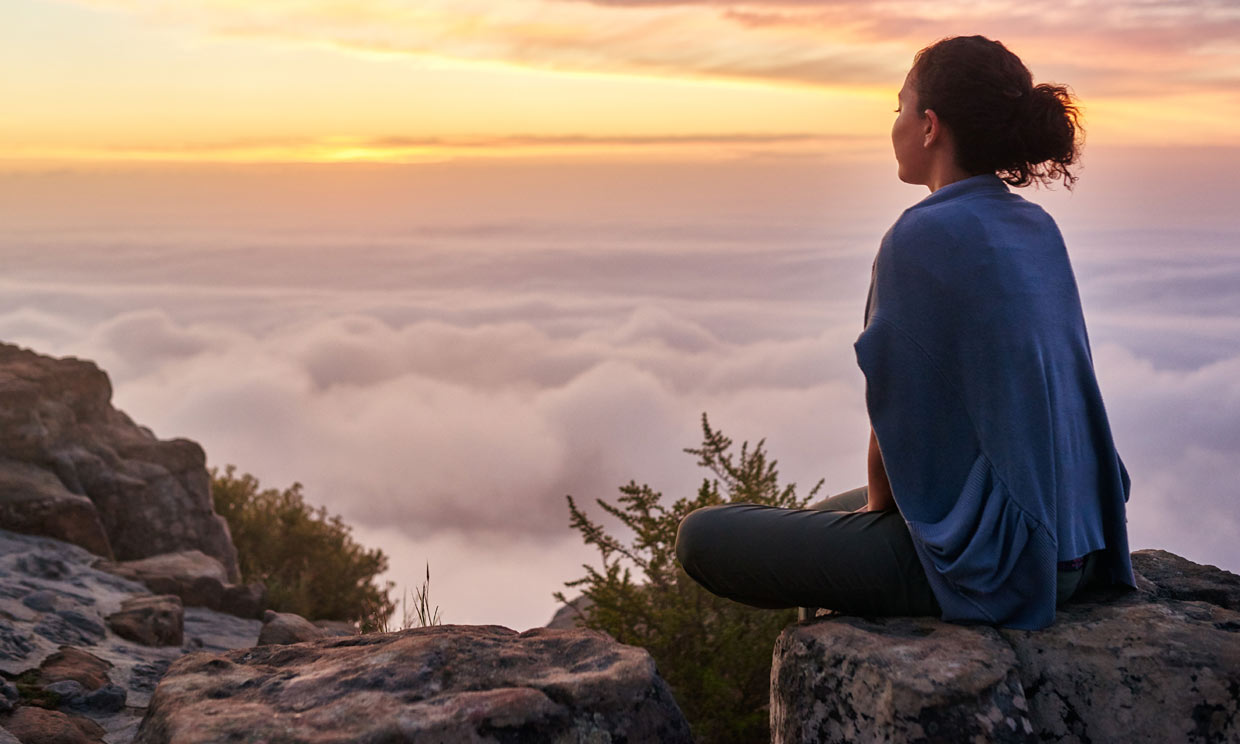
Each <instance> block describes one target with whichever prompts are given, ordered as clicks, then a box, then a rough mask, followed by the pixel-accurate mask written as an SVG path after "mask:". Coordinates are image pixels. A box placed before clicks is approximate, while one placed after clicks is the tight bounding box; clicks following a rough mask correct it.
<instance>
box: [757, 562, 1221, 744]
mask: <svg viewBox="0 0 1240 744" xmlns="http://www.w3.org/2000/svg"><path fill="white" fill-rule="evenodd" d="M1133 567H1134V568H1135V569H1136V571H1137V573H1138V585H1139V586H1138V590H1137V591H1135V592H1125V593H1110V594H1101V593H1100V594H1095V595H1093V596H1090V597H1086V598H1084V599H1083V600H1081V601H1074V602H1072V603H1070V604H1069V605H1067V606H1065V607H1063V608H1061V609H1060V611H1059V612H1058V614H1057V617H1056V619H1055V624H1054V625H1052V626H1051V627H1050V628H1046V629H1044V630H1040V631H1021V630H1006V629H995V628H991V627H985V626H963V625H953V624H949V623H943V622H939V621H936V620H933V619H929V618H874V619H867V618H858V617H847V616H826V617H819V618H816V619H814V620H810V621H806V622H803V623H799V624H797V625H795V626H791V627H789V628H788V629H786V630H785V631H784V633H783V634H782V635H781V636H780V638H779V640H778V642H777V643H776V646H775V653H774V662H773V665H772V668H771V735H772V741H773V742H776V743H777V744H794V743H800V742H886V743H887V744H900V743H901V742H1125V744H1127V743H1129V742H1151V743H1155V742H1157V743H1163V742H1203V743H1204V742H1235V741H1240V576H1236V575H1235V574H1232V573H1228V572H1227V571H1222V570H1220V569H1218V568H1215V567H1213V566H1201V565H1198V564H1195V563H1192V562H1191V561H1187V560H1185V559H1183V558H1180V557H1179V556H1176V555H1173V554H1171V553H1167V552H1164V551H1159V550H1142V551H1137V552H1135V553H1133Z"/></svg>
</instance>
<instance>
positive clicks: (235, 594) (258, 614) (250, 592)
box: [218, 581, 267, 620]
mask: <svg viewBox="0 0 1240 744" xmlns="http://www.w3.org/2000/svg"><path fill="white" fill-rule="evenodd" d="M218 609H219V611H220V612H227V613H228V614H229V615H236V616H237V617H245V618H254V619H260V620H261V619H262V617H263V611H264V610H266V609H267V587H266V585H264V584H263V583H262V582H261V581H255V582H252V583H249V584H225V585H224V591H223V593H222V594H221V596H220V605H219V608H218Z"/></svg>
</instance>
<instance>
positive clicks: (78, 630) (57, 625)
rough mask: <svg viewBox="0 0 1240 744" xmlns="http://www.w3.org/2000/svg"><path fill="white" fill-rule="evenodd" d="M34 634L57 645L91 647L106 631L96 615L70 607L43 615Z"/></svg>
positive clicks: (100, 619) (90, 611) (100, 639)
mask: <svg viewBox="0 0 1240 744" xmlns="http://www.w3.org/2000/svg"><path fill="white" fill-rule="evenodd" d="M34 632H35V633H38V634H39V635H41V636H43V637H44V638H46V639H48V640H49V641H52V642H53V643H57V644H64V645H75V646H93V645H95V644H96V643H98V642H99V641H102V640H103V637H104V636H105V635H106V634H107V632H108V631H107V627H106V626H105V625H104V624H103V618H101V617H99V615H98V613H96V612H94V611H93V610H82V609H78V608H75V607H70V608H66V609H62V610H57V611H56V612H54V613H47V614H45V615H43V617H42V618H41V619H40V620H39V623H38V624H37V625H35V626H34Z"/></svg>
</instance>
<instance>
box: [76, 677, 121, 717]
mask: <svg viewBox="0 0 1240 744" xmlns="http://www.w3.org/2000/svg"><path fill="white" fill-rule="evenodd" d="M128 697H129V696H128V693H126V691H125V688H124V687H121V686H120V685H114V684H111V683H108V684H106V685H104V686H103V687H100V688H99V689H98V690H95V691H94V692H90V693H87V694H86V701H85V706H86V709H87V710H90V711H95V712H98V713H119V712H120V711H122V710H124V709H125V700H126V699H127V698H128Z"/></svg>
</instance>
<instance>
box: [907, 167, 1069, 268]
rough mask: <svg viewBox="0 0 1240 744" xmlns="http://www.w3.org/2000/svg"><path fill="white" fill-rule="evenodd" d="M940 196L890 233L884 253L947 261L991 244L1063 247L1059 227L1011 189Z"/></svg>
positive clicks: (912, 211)
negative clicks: (970, 250) (946, 258)
mask: <svg viewBox="0 0 1240 744" xmlns="http://www.w3.org/2000/svg"><path fill="white" fill-rule="evenodd" d="M996 180H997V179H996ZM953 185H954V184H953ZM950 188H952V186H947V187H944V189H942V190H947V189H950ZM942 190H941V191H942ZM938 195H939V192H935V193H934V194H931V195H930V196H929V197H927V198H926V199H924V200H922V201H921V202H918V203H917V204H914V205H913V206H911V207H909V208H908V209H906V210H904V212H902V213H901V214H900V216H899V218H897V219H896V221H895V223H894V224H893V225H892V226H891V229H890V230H888V231H887V235H886V236H885V237H884V239H883V248H884V249H887V250H888V251H889V252H891V253H893V254H897V255H899V254H902V253H910V252H911V253H915V254H916V255H918V256H920V257H922V258H926V259H931V260H938V259H942V258H943V257H944V256H943V255H942V253H940V252H943V253H946V254H947V255H948V256H952V255H958V253H959V251H960V249H962V248H968V249H973V248H976V247H979V246H983V245H989V244H1004V245H1011V244H1025V245H1028V244H1030V243H1042V242H1048V241H1049V242H1053V243H1057V244H1059V245H1062V244H1063V237H1062V235H1061V233H1060V232H1059V227H1058V225H1057V224H1056V223H1055V220H1054V218H1052V217H1051V215H1050V214H1049V213H1047V212H1046V210H1044V209H1043V208H1042V207H1041V206H1040V205H1038V204H1035V203H1034V202H1031V201H1029V200H1027V199H1025V198H1024V197H1022V196H1020V195H1019V194H1014V193H1012V192H1010V191H1008V190H1007V189H1006V188H1003V189H1001V190H993V189H987V190H973V191H963V192H960V191H958V192H956V193H955V194H954V195H948V196H949V197H950V198H939V199H936V198H934V197H936V196H938ZM935 254H939V255H935ZM932 256H933V258H931V257H932Z"/></svg>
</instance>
